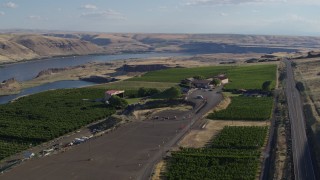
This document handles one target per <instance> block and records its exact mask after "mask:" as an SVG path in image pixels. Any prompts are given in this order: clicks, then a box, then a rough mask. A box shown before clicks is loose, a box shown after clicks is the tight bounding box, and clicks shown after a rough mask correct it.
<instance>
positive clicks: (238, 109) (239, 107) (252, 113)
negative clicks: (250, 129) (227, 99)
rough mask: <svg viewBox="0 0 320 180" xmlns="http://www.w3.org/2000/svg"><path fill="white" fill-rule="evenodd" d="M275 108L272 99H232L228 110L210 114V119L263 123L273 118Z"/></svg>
mask: <svg viewBox="0 0 320 180" xmlns="http://www.w3.org/2000/svg"><path fill="white" fill-rule="evenodd" d="M272 107H273V98H272V97H260V98H257V97H243V96H237V97H232V98H231V104H230V105H229V106H228V108H227V109H224V110H221V111H218V112H214V113H211V114H209V116H208V118H209V119H220V120H251V121H263V120H267V119H269V118H270V116H271V112H272Z"/></svg>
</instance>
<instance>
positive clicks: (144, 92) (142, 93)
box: [138, 87, 160, 97]
mask: <svg viewBox="0 0 320 180" xmlns="http://www.w3.org/2000/svg"><path fill="white" fill-rule="evenodd" d="M159 93H160V90H159V89H157V88H144V87H141V88H139V89H138V97H146V96H152V95H155V94H159Z"/></svg>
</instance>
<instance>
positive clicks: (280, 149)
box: [274, 127, 287, 180]
mask: <svg viewBox="0 0 320 180" xmlns="http://www.w3.org/2000/svg"><path fill="white" fill-rule="evenodd" d="M278 133H279V134H278V143H277V155H276V162H275V163H276V168H275V171H276V172H275V177H274V178H275V179H276V180H281V179H282V177H283V169H284V168H285V163H286V162H285V161H286V158H287V154H286V152H287V144H286V134H285V128H284V127H280V128H279V132H278Z"/></svg>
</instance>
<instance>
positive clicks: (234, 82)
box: [127, 64, 277, 90]
mask: <svg viewBox="0 0 320 180" xmlns="http://www.w3.org/2000/svg"><path fill="white" fill-rule="evenodd" d="M276 70H277V65H275V64H272V65H251V66H209V67H196V68H173V69H166V70H160V71H152V72H148V73H146V74H145V75H143V76H141V77H135V78H131V79H128V80H127V82H128V81H135V82H136V81H144V82H171V83H179V82H180V81H181V80H182V79H185V78H189V77H193V76H196V75H201V76H204V77H206V78H211V77H214V76H216V75H218V74H220V73H226V74H227V76H228V77H229V81H231V83H229V84H227V85H226V86H225V89H227V90H232V89H261V86H262V84H263V83H264V82H265V81H272V85H271V86H272V88H274V87H275V82H276Z"/></svg>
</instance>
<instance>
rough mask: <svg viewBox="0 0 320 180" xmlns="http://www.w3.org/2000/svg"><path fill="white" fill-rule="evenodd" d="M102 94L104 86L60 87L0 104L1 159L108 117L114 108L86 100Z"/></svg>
mask: <svg viewBox="0 0 320 180" xmlns="http://www.w3.org/2000/svg"><path fill="white" fill-rule="evenodd" d="M102 97H104V89H98V88H97V89H89V88H80V89H63V90H54V91H47V92H42V93H38V94H35V95H30V96H27V97H22V98H20V99H19V100H17V101H16V102H13V103H9V104H5V105H0V114H1V116H0V159H2V158H4V157H6V156H8V155H11V154H14V153H16V152H18V151H20V150H22V149H24V148H25V147H26V144H27V145H30V144H32V145H36V144H39V143H41V142H45V141H48V140H51V139H53V138H56V137H59V136H61V135H63V134H66V133H68V132H71V131H74V130H76V129H78V128H80V127H82V126H84V125H86V124H89V123H91V122H94V121H96V120H99V119H102V118H105V117H107V116H110V115H111V114H113V113H114V112H115V110H114V108H113V107H110V106H108V107H107V106H106V105H105V104H103V103H101V102H94V101H89V100H95V99H97V98H102ZM88 99H89V100H88Z"/></svg>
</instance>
